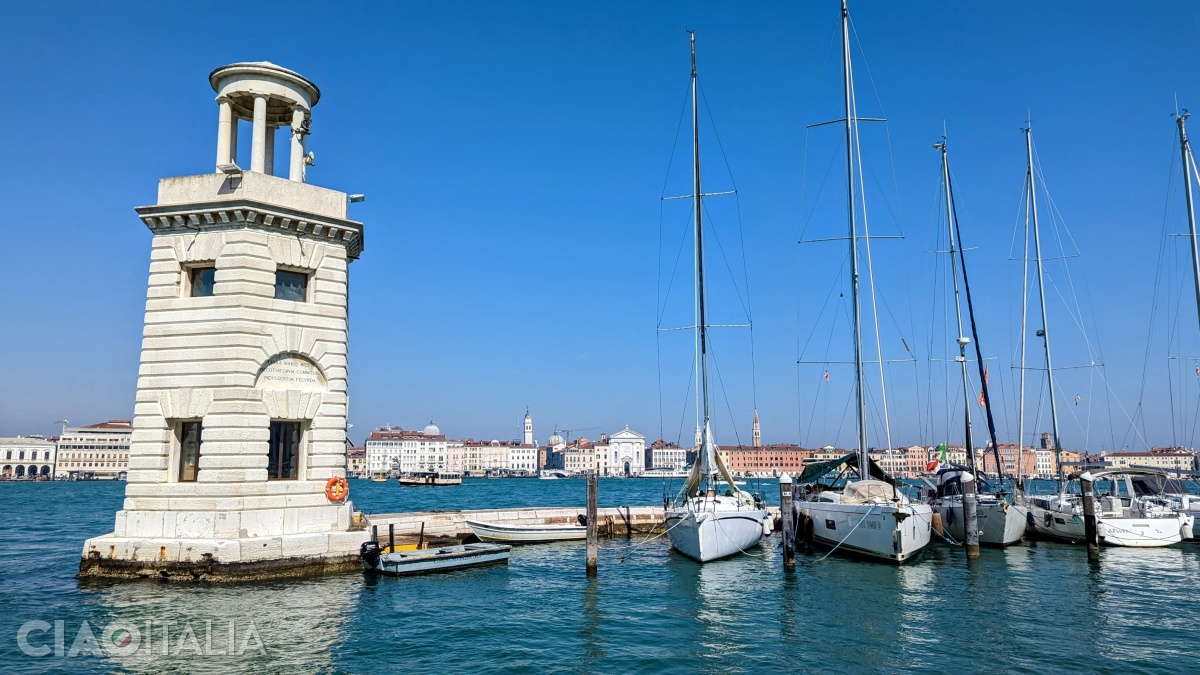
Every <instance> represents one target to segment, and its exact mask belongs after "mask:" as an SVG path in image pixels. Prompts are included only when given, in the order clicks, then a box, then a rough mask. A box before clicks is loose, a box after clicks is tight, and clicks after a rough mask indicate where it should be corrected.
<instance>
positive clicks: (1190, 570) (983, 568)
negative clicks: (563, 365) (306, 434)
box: [0, 479, 1200, 674]
mask: <svg viewBox="0 0 1200 675" xmlns="http://www.w3.org/2000/svg"><path fill="white" fill-rule="evenodd" d="M351 485H352V495H351V497H352V499H354V501H355V503H356V504H357V506H358V507H359V508H361V509H364V510H366V511H368V512H387V511H397V510H415V509H423V508H488V507H507V506H521V505H527V504H535V505H571V504H581V503H582V502H583V491H584V484H583V482H582V481H578V480H575V481H569V480H568V481H562V480H560V481H538V480H517V479H512V480H491V481H487V480H478V481H468V482H467V483H466V484H464V485H463V486H461V487H458V488H445V489H428V488H426V489H420V488H418V489H402V488H399V487H397V486H396V485H395V483H387V484H375V483H370V482H367V481H352V483H351ZM765 487H766V489H767V492H768V494H769V495H772V494H775V493H776V492H777V487H776V486H775V485H774V483H771V484H769V485H767V486H765ZM123 490H124V484H121V483H20V484H12V483H9V484H0V505H2V506H3V508H4V513H5V518H4V519H3V521H0V590H2V592H0V645H2V647H0V671H3V672H30V673H34V672H37V673H41V672H67V671H70V672H112V671H117V672H206V673H221V672H231V673H232V672H247V671H255V672H326V673H370V672H385V671H405V672H412V673H423V672H439V673H442V672H461V671H470V672H472V673H525V672H530V673H532V672H539V673H541V672H546V673H688V674H696V673H760V672H761V673H769V672H789V673H792V672H796V673H809V672H812V673H831V672H832V673H839V672H847V673H898V672H899V673H906V672H931V673H940V672H956V671H957V672H994V673H1000V672H1005V673H1007V672H1028V673H1045V672H1103V673H1171V672H1178V673H1194V672H1197V670H1200V602H1197V600H1198V593H1197V591H1198V590H1200V546H1198V545H1195V544H1191V545H1186V546H1183V547H1174V548H1166V549H1152V550H1140V551H1139V550H1133V549H1105V550H1104V551H1102V555H1101V561H1100V563H1099V564H1096V565H1089V564H1088V563H1087V560H1086V555H1085V552H1084V550H1083V549H1082V548H1081V547H1070V546H1065V545H1056V544H1047V543H1039V544H1037V545H1035V546H1018V547H1013V548H1009V549H1006V550H1002V551H1000V550H985V551H984V553H983V558H982V560H981V561H980V562H979V564H978V565H972V566H970V567H968V566H967V564H966V563H965V561H964V559H963V555H962V553H961V551H960V550H958V549H954V548H950V547H948V546H941V545H935V546H933V547H931V548H930V549H929V550H928V551H927V553H926V555H925V557H924V558H923V559H922V560H920V561H918V562H915V563H913V564H909V565H906V566H904V567H899V568H897V567H889V566H885V565H880V564H874V563H865V562H856V561H853V560H846V559H841V558H837V557H834V558H830V559H828V560H826V561H824V562H819V563H818V562H816V561H815V559H813V558H803V557H802V558H800V559H799V560H798V562H797V565H796V568H795V570H794V571H792V572H790V573H786V574H785V573H784V572H783V570H782V568H781V565H780V558H779V555H778V553H777V551H776V550H775V549H774V548H773V547H771V546H765V547H763V548H762V549H761V550H760V551H759V552H757V554H756V555H753V556H749V555H747V556H741V557H738V558H734V559H730V560H726V561H721V562H716V563H709V564H707V565H703V566H701V565H697V564H695V563H693V562H691V561H689V560H687V559H685V558H683V557H681V556H679V555H677V554H675V553H673V552H671V551H670V550H669V547H668V545H667V544H666V542H665V541H664V540H662V539H659V540H656V541H652V542H649V543H646V544H644V545H642V546H641V547H640V548H637V549H636V550H634V546H635V545H636V544H637V543H639V541H640V539H635V540H633V541H627V540H624V539H619V540H611V541H606V542H604V545H603V548H602V549H601V557H600V574H599V578H598V579H596V580H593V581H589V580H588V579H587V578H586V577H585V575H584V569H583V557H584V552H583V547H582V546H581V545H578V544H559V545H545V546H532V547H524V548H518V549H514V551H513V555H512V559H511V562H510V564H509V565H508V566H507V567H503V566H502V567H494V568H486V569H480V570H468V571H464V572H458V573H453V574H443V575H435V576H428V577H417V578H409V579H374V578H365V577H364V576H363V575H361V574H356V573H355V574H346V575H341V576H336V577H329V578H322V579H315V580H306V581H299V582H291V583H259V584H241V585H228V586H226V585H178V584H162V583H158V582H153V581H147V582H136V583H128V582H126V583H87V584H81V583H79V582H77V581H76V580H75V579H74V578H73V574H74V572H75V570H76V567H77V564H78V556H79V552H80V549H81V547H82V544H83V540H84V539H85V538H86V537H88V536H92V535H96V534H100V533H103V532H107V531H109V530H111V527H112V515H113V513H114V512H115V511H116V510H117V509H118V508H119V507H120V504H121V499H122V497H123ZM600 490H601V505H602V506H617V505H623V504H657V503H661V498H662V497H661V494H662V484H661V483H660V482H658V481H654V480H611V481H601V486H600ZM776 543H777V540H776ZM31 620H41V621H45V622H47V624H49V626H51V628H50V629H49V630H47V631H45V632H38V631H35V632H34V633H32V635H31V636H30V638H29V640H28V641H29V643H30V645H31V646H33V647H39V646H43V645H45V646H48V647H50V648H51V650H50V654H49V655H47V656H42V657H34V656H28V655H26V654H24V653H22V651H21V650H20V649H18V643H17V633H18V630H19V628H20V627H21V626H22V625H23V624H26V623H27V622H29V621H31ZM56 621H61V622H63V623H62V630H61V633H62V635H63V647H62V652H63V656H61V657H56V656H54V650H53V648H54V634H55V630H54V629H53V626H54V623H55V622H56ZM85 621H86V622H87V624H88V627H89V628H91V629H92V630H93V632H94V633H95V634H96V635H97V637H98V638H99V637H100V636H101V634H102V633H103V631H102V629H103V628H104V627H105V626H108V625H114V626H117V625H120V626H126V627H128V626H129V625H132V626H133V627H134V628H136V629H137V631H138V642H137V643H131V646H136V647H137V651H135V652H134V653H133V654H131V655H127V656H116V657H114V656H96V655H89V654H86V653H84V654H77V655H76V656H74V657H70V656H68V655H67V654H69V652H70V649H71V647H72V644H73V643H76V640H77V638H78V636H79V634H80V630H81V626H82V625H83V622H85ZM148 621H149V622H151V623H150V624H147V622H148ZM164 625H165V626H166V630H167V634H168V643H167V655H165V656H164V655H163V654H162V652H163V640H162V632H163V626H164ZM147 628H149V630H147ZM231 628H232V630H233V632H234V635H233V640H232V649H231V648H230V646H231V641H230V639H229V630H230V629H231ZM147 634H149V639H147ZM85 637H86V636H85ZM260 644H261V650H260V649H259V645H260ZM76 646H78V647H80V650H81V651H85V650H84V649H83V648H84V647H85V646H86V640H84V641H81V642H78V643H77V645H76ZM181 647H182V649H181ZM222 651H226V652H228V651H232V652H233V654H224V655H223V654H220V653H218V652H222ZM239 651H240V652H242V653H241V654H240V655H238V652H239ZM263 652H265V655H264V654H263Z"/></svg>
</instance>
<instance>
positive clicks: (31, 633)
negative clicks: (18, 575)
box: [17, 619, 267, 658]
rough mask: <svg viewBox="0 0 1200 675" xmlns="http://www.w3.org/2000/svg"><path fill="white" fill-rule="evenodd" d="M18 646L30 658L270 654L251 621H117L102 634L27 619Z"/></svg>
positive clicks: (85, 626)
mask: <svg viewBox="0 0 1200 675" xmlns="http://www.w3.org/2000/svg"><path fill="white" fill-rule="evenodd" d="M17 648H18V649H20V650H21V653H23V654H25V655H26V656H33V657H45V656H53V657H56V658H76V657H85V656H101V657H104V656H109V657H112V656H116V657H129V656H242V655H245V654H251V655H254V654H260V655H262V656H266V655H267V649H266V646H265V645H264V644H263V641H262V638H261V637H260V636H259V634H258V628H257V627H256V626H255V625H254V622H252V621H237V620H235V619H226V620H212V619H205V620H198V621H191V620H188V621H158V620H149V621H143V622H141V623H135V622H132V621H121V620H117V621H112V622H110V623H108V624H107V625H105V626H104V627H103V628H102V629H100V630H95V629H93V627H92V625H91V624H90V623H88V622H87V621H83V622H80V623H79V624H78V625H68V623H67V622H66V621H61V620H60V621H54V622H53V623H51V622H49V621H42V620H40V619H35V620H33V621H26V622H25V623H23V624H21V627H20V628H19V629H17Z"/></svg>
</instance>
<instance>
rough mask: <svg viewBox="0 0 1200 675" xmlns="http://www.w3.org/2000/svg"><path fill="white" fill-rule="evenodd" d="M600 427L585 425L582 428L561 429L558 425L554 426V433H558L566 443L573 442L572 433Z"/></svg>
mask: <svg viewBox="0 0 1200 675" xmlns="http://www.w3.org/2000/svg"><path fill="white" fill-rule="evenodd" d="M600 428H601V427H583V428H581V429H559V428H558V427H554V433H555V434H557V435H558V436H561V437H562V439H563V442H564V443H570V442H571V434H573V433H575V432H578V431H591V430H593V429H600Z"/></svg>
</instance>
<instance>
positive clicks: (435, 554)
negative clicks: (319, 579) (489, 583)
mask: <svg viewBox="0 0 1200 675" xmlns="http://www.w3.org/2000/svg"><path fill="white" fill-rule="evenodd" d="M511 550H512V547H511V546H502V545H500V544H463V545H461V546H442V547H439V548H422V549H417V550H414V551H396V552H393V553H384V552H382V551H381V550H380V548H379V543H378V542H374V541H368V542H366V543H365V544H363V545H362V549H361V551H360V554H361V555H362V560H363V569H365V570H366V571H368V572H373V573H375V574H388V575H391V576H407V575H410V574H430V573H434V572H449V571H451V570H459V569H464V568H467V567H483V566H485V565H501V564H507V563H508V553H509V551H511Z"/></svg>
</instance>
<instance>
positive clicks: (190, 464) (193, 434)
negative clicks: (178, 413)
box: [175, 422, 200, 483]
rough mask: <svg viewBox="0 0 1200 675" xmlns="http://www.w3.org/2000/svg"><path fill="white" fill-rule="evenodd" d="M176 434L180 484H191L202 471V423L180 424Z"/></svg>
mask: <svg viewBox="0 0 1200 675" xmlns="http://www.w3.org/2000/svg"><path fill="white" fill-rule="evenodd" d="M175 433H176V438H177V439H178V440H179V482H181V483H190V482H192V481H194V480H196V474H197V473H198V472H199V470H200V422H180V423H179V424H178V425H176V427H175Z"/></svg>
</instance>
